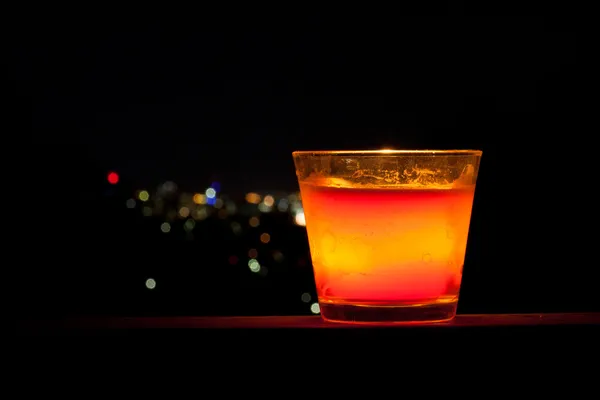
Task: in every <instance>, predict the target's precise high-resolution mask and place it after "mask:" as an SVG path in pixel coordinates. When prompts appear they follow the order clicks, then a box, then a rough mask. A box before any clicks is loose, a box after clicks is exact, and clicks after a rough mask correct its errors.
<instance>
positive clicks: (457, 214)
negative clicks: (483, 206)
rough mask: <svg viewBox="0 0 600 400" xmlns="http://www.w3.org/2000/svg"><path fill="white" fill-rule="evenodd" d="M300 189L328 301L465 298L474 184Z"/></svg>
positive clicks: (315, 263)
mask: <svg viewBox="0 0 600 400" xmlns="http://www.w3.org/2000/svg"><path fill="white" fill-rule="evenodd" d="M300 189H301V195H302V203H303V207H304V215H305V217H306V226H307V230H308V238H309V243H310V251H311V257H312V262H313V267H314V272H315V281H316V285H317V294H318V296H319V301H320V302H321V303H330V304H354V305H356V304H363V305H383V306H386V305H388V306H392V305H394V306H403V305H406V306H409V305H423V304H436V303H451V302H456V301H457V300H458V292H459V289H460V282H461V277H462V267H463V263H464V258H465V250H466V245H467V236H468V230H469V221H470V218H471V207H472V203H473V195H474V190H475V186H474V185H472V186H468V187H461V188H433V189H432V188H415V187H410V188H402V187H398V186H396V187H394V188H381V189H380V188H374V189H362V188H339V187H327V186H319V185H314V184H311V183H306V182H304V183H303V182H301V183H300Z"/></svg>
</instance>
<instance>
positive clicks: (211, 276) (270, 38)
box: [4, 2, 600, 315]
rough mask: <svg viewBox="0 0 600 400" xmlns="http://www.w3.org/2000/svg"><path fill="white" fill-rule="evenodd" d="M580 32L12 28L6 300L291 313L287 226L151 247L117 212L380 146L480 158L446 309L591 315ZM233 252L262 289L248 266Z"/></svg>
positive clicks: (277, 187)
mask: <svg viewBox="0 0 600 400" xmlns="http://www.w3.org/2000/svg"><path fill="white" fill-rule="evenodd" d="M581 25H582V21H581V18H580V17H579V16H578V15H577V14H576V13H572V12H569V11H568V10H565V9H557V8H554V9H552V8H548V9H543V10H541V9H540V10H519V11H518V12H515V11H514V10H500V9H494V10H491V9H488V10H483V9H473V8H469V7H467V6H465V5H464V4H463V3H460V2H458V3H450V4H449V6H448V7H447V8H444V9H441V10H438V11H436V12H429V13H421V12H418V13H417V12H415V13H406V14H399V13H398V12H391V11H384V10H381V11H377V12H362V11H360V12H356V13H346V12H339V11H338V12H335V13H317V12H312V13H311V12H305V11H301V10H296V11H295V12H293V13H291V12H286V13H279V14H278V13H276V14H275V15H274V16H272V15H270V14H268V13H267V12H266V11H262V10H261V11H259V10H251V11H247V12H240V13H237V14H235V15H233V14H232V13H227V12H212V11H211V12H209V11H207V10H201V11H192V10H189V11H188V12H185V11H184V10H181V12H179V13H178V14H177V17H175V18H171V16H168V15H165V16H161V17H157V16H153V17H152V18H150V17H147V16H145V15H144V16H140V15H138V16H137V17H135V18H134V17H129V16H127V17H125V16H123V17H122V18H116V17H114V14H111V17H110V18H109V17H104V16H103V15H96V14H94V13H90V14H87V16H86V18H82V17H78V18H69V17H66V16H65V15H64V14H61V13H58V12H55V13H52V14H49V15H46V16H38V17H36V18H32V19H28V20H27V21H26V22H24V23H23V24H15V29H14V30H12V31H11V33H10V34H9V35H8V36H7V37H8V38H9V39H10V43H11V44H12V46H11V47H10V48H11V51H10V52H8V53H7V55H8V57H7V60H8V65H9V70H8V71H9V72H8V75H7V76H8V78H9V79H8V80H9V86H8V87H9V90H8V91H7V92H6V93H7V94H8V97H9V101H10V104H11V105H13V106H15V111H14V112H13V111H12V109H11V110H10V111H9V112H7V114H8V115H7V117H8V118H7V121H11V122H12V121H13V119H14V121H15V122H17V124H14V125H13V126H17V128H12V129H11V131H12V132H14V133H7V134H6V137H5V140H6V145H5V146H4V152H5V160H9V161H8V163H9V167H8V169H7V170H6V171H9V172H8V173H7V175H8V177H7V181H8V180H10V182H11V183H10V185H11V186H9V185H8V184H7V186H6V187H5V191H4V192H5V196H4V197H5V202H7V204H8V205H7V208H6V209H7V214H8V217H7V221H8V220H9V219H10V221H11V222H10V227H11V228H10V231H9V232H7V235H9V236H10V238H11V239H8V240H7V242H6V243H7V247H8V248H9V249H8V250H7V258H6V260H7V261H6V264H5V268H6V270H7V271H8V274H7V276H8V277H9V278H7V283H8V286H9V292H10V293H11V295H12V299H13V300H14V303H13V304H14V306H13V307H11V308H12V310H16V312H18V313H21V315H30V314H36V315H37V314H44V315H46V314H72V313H75V314H120V315H148V314H150V315H174V314H179V315H222V314H227V315H261V314H264V315H269V314H307V313H308V314H310V312H311V311H310V304H311V303H312V302H313V301H314V298H315V294H314V283H313V280H312V279H313V278H312V270H311V265H310V258H309V254H308V246H307V242H306V233H305V230H304V228H303V227H299V226H296V225H295V224H294V223H293V218H292V217H291V216H290V215H289V214H288V213H277V212H274V213H269V214H266V215H264V216H263V217H261V226H260V229H254V230H253V229H250V228H248V227H247V217H246V216H241V215H239V214H238V215H235V216H231V217H230V218H228V219H227V220H226V221H223V220H221V219H219V218H217V217H216V216H212V217H209V218H208V219H206V220H204V221H202V222H199V223H197V224H196V226H195V228H194V232H193V233H194V236H193V237H192V238H190V237H189V235H186V234H185V232H184V231H183V229H181V226H182V224H183V222H182V221H179V222H174V223H173V231H172V232H171V233H169V234H163V233H162V232H161V231H160V226H161V223H162V222H164V220H165V219H164V218H163V217H162V216H155V217H151V218H147V217H144V216H143V215H142V214H141V211H140V207H141V205H140V204H139V202H138V205H137V206H136V208H135V209H128V208H126V207H125V201H126V200H127V199H129V198H132V197H135V193H136V191H137V190H139V189H142V188H145V189H148V190H149V191H150V192H151V195H152V193H154V190H155V188H156V187H158V186H159V185H161V184H162V183H163V182H165V181H173V182H176V183H177V184H178V187H179V189H180V190H181V191H188V192H201V193H202V192H203V191H204V190H205V189H206V188H207V187H208V186H209V185H210V184H211V183H212V182H219V183H220V185H221V189H222V191H223V193H226V194H228V195H229V196H230V198H231V199H232V201H236V202H237V203H238V204H242V203H243V196H244V194H245V193H246V192H248V191H257V192H260V193H271V192H275V191H284V192H294V191H296V190H297V183H296V177H295V174H294V168H293V163H292V158H291V152H292V151H293V150H302V149H377V148H383V147H386V148H437V149H446V148H448V149H449V148H472V149H481V150H483V159H482V165H481V169H480V175H479V181H478V187H477V193H476V199H475V205H474V210H473V219H472V225H471V232H470V239H469V247H468V256H467V260H466V263H465V269H464V278H463V287H462V291H461V299H460V305H459V312H464V313H479V312H481V313H485V312H553V311H589V310H599V309H600V308H599V307H598V300H597V298H596V296H595V293H596V292H597V288H596V285H595V280H594V276H595V273H594V269H596V263H595V258H594V256H593V251H594V243H593V242H592V241H591V239H592V238H593V237H594V234H593V232H594V228H593V225H591V223H592V220H593V217H594V214H595V213H594V208H592V206H594V205H595V197H594V195H593V191H591V190H590V188H591V187H592V185H593V182H594V180H593V175H594V173H593V172H592V171H593V170H592V169H590V163H591V161H593V158H594V156H593V155H588V154H587V152H586V146H590V145H589V143H590V139H588V137H587V136H586V135H588V133H587V132H589V129H588V128H587V126H589V123H590V121H592V117H591V106H590V105H589V104H590V96H591V95H590V94H589V91H590V89H589V87H590V82H591V80H592V76H593V74H592V73H591V71H592V69H593V68H592V67H591V66H590V65H589V64H587V63H586V62H585V61H583V60H584V58H585V55H586V54H587V53H589V50H586V47H585V46H584V45H583V44H582V40H581V33H580V32H579V29H580V28H581ZM10 138H14V139H13V140H15V142H9V141H10ZM13 143H16V144H13ZM110 171H116V172H118V174H119V175H120V178H121V179H120V181H119V183H118V184H117V185H110V184H109V183H108V182H107V180H106V176H107V174H108V173H109V172H110ZM13 220H14V221H15V222H12V221H13ZM231 221H234V222H235V221H239V223H240V224H241V225H243V226H244V231H243V233H242V234H241V235H240V236H235V235H232V234H231V229H230V222H231ZM7 224H8V222H7ZM177 224H179V225H177ZM263 231H266V232H269V233H271V236H272V241H271V243H270V245H269V247H264V246H263V247H261V246H262V245H261V244H260V243H259V242H258V235H259V234H260V233H261V232H263ZM587 238H590V239H587ZM249 248H257V249H258V251H259V261H261V263H263V264H264V265H265V266H268V267H269V273H268V274H267V275H264V276H262V275H260V274H255V273H252V272H251V271H250V270H249V269H248V267H247V265H246V261H247V255H246V253H247V251H248V249H249ZM274 250H277V251H281V252H282V253H283V254H284V255H285V261H284V262H281V263H274V262H273V260H272V258H269V257H268V255H271V254H272V252H273V251H274ZM13 253H14V254H13ZM261 254H264V256H263V255H261ZM232 255H235V256H236V257H238V258H239V263H238V264H237V265H230V263H229V260H230V256H232ZM261 257H264V258H261ZM13 272H14V274H13ZM149 277H152V278H153V279H155V280H156V282H157V286H156V288H155V289H153V290H149V289H147V288H146V286H145V282H146V279H148V278H149ZM303 293H309V294H311V295H312V297H313V300H312V301H310V302H307V303H306V302H303V301H302V300H301V295H302V294H303Z"/></svg>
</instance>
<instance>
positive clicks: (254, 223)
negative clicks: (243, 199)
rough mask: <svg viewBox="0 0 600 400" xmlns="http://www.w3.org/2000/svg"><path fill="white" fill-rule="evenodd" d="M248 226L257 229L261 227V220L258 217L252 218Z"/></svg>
mask: <svg viewBox="0 0 600 400" xmlns="http://www.w3.org/2000/svg"><path fill="white" fill-rule="evenodd" d="M248 224H249V225H250V226H251V227H253V228H256V227H257V226H259V225H260V220H259V219H258V218H257V217H252V218H250V219H249V220H248Z"/></svg>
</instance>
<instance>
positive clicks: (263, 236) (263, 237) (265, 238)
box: [260, 232, 271, 244]
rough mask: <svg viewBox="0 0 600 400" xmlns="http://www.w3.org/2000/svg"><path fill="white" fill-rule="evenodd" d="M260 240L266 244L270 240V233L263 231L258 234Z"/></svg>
mask: <svg viewBox="0 0 600 400" xmlns="http://www.w3.org/2000/svg"><path fill="white" fill-rule="evenodd" d="M260 241H261V242H262V243H264V244H267V243H269V242H270V241H271V235H269V234H268V233H266V232H265V233H263V234H261V235H260Z"/></svg>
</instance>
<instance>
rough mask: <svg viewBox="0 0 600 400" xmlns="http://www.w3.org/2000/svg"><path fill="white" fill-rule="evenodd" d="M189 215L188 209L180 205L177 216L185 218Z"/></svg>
mask: <svg viewBox="0 0 600 400" xmlns="http://www.w3.org/2000/svg"><path fill="white" fill-rule="evenodd" d="M188 215H190V209H189V208H187V207H181V208H180V209H179V216H180V217H182V218H187V216H188Z"/></svg>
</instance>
